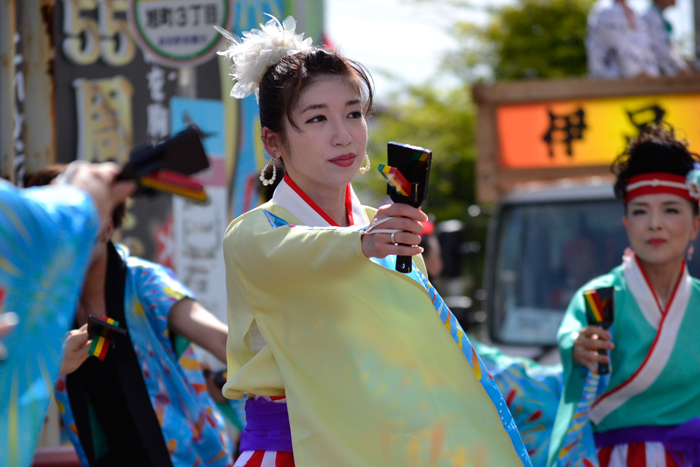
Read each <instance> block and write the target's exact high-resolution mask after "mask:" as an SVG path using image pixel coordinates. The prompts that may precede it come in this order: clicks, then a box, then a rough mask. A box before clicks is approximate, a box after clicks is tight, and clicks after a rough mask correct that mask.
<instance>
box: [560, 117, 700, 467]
mask: <svg viewBox="0 0 700 467" xmlns="http://www.w3.org/2000/svg"><path fill="white" fill-rule="evenodd" d="M697 160H698V156H697V155H696V154H692V153H690V152H689V150H688V148H687V147H686V145H685V144H684V143H683V142H681V141H679V140H678V139H676V138H675V137H674V133H673V129H672V128H670V129H668V130H667V129H664V128H662V127H657V126H653V127H650V128H648V129H647V130H646V131H645V132H643V134H642V135H641V136H640V137H639V138H637V139H636V140H633V141H632V142H631V143H630V144H629V146H628V148H627V150H626V151H625V152H624V153H623V154H622V155H621V156H620V157H618V159H617V160H616V161H615V163H614V164H613V171H614V172H615V173H616V175H617V182H616V183H615V194H616V196H617V197H618V198H619V199H621V200H623V201H624V206H625V212H624V218H623V223H624V225H625V229H626V230H627V236H628V238H629V243H630V246H631V251H630V250H628V251H629V253H627V254H625V256H624V258H623V262H622V265H621V266H619V267H617V268H615V269H613V270H612V271H611V272H610V273H609V274H606V275H604V276H600V277H598V278H596V279H594V280H592V281H591V282H589V283H588V284H586V285H585V286H584V287H583V288H582V289H581V290H579V291H578V292H577V293H576V295H575V296H574V298H573V300H572V301H571V304H570V305H569V308H568V310H567V312H566V316H565V317H564V321H563V322H562V325H561V327H560V329H559V335H558V341H559V349H560V351H561V355H562V361H563V363H564V381H565V384H566V388H565V392H564V395H563V396H562V400H561V403H560V406H559V412H558V414H557V421H556V424H555V428H554V432H553V436H552V443H551V446H550V456H549V465H550V466H564V465H569V463H571V465H574V462H579V463H576V464H575V465H583V466H594V465H600V466H601V467H620V466H635V467H636V466H659V467H664V466H667V467H686V466H698V465H700V345H698V341H697V338H696V335H695V333H696V332H697V330H698V329H700V313H698V310H700V282H699V281H698V280H697V279H695V278H693V277H690V275H689V274H688V268H687V267H686V264H685V261H686V257H687V258H688V260H690V257H691V256H692V252H693V246H692V243H693V241H694V240H695V238H696V237H697V235H698V229H700V216H698V199H699V198H700V190H699V189H698V180H699V179H700V171H698V170H696V167H697ZM608 298H612V302H611V303H610V302H608V303H606V301H607V300H606V299H608ZM606 307H607V308H606ZM598 322H602V325H595V324H591V323H598ZM606 327H607V329H605V328H606ZM606 365H607V366H608V368H607V371H606V368H605V366H606Z"/></svg>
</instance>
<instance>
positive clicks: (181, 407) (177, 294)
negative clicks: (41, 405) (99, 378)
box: [56, 245, 232, 467]
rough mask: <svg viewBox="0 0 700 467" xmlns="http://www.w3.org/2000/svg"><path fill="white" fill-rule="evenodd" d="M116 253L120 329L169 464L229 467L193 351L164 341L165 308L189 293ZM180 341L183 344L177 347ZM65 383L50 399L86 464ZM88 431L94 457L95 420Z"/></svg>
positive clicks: (164, 272)
mask: <svg viewBox="0 0 700 467" xmlns="http://www.w3.org/2000/svg"><path fill="white" fill-rule="evenodd" d="M117 250H118V252H119V254H120V255H121V257H122V258H123V260H124V261H125V262H126V287H125V292H124V316H125V318H126V327H127V329H128V332H129V336H130V338H131V341H132V342H133V345H134V351H135V352H136V356H137V359H138V362H139V365H140V367H141V371H142V374H143V379H144V381H145V383H146V389H147V391H148V396H149V398H150V400H151V404H152V406H153V410H154V411H155V414H156V417H157V419H158V422H159V424H160V428H161V430H162V433H163V439H164V440H165V444H166V447H167V449H168V452H169V453H170V459H171V461H172V465H173V466H174V467H185V466H187V467H195V466H211V467H224V466H228V465H231V463H232V457H231V446H230V441H229V440H227V439H226V438H225V436H224V435H225V432H224V423H223V418H222V416H221V413H220V412H219V411H218V410H217V409H216V408H214V403H213V401H212V400H211V398H210V396H209V393H208V392H207V387H206V383H205V381H204V377H203V374H202V368H201V367H200V365H199V362H198V361H197V359H196V355H195V353H194V350H193V349H192V347H191V346H189V345H188V343H187V342H186V341H184V340H183V341H177V340H176V345H175V346H174V345H173V341H172V340H171V338H170V331H169V327H168V315H169V313H170V309H171V308H172V306H173V305H175V303H177V302H178V301H180V300H181V299H183V298H192V297H193V294H192V292H190V291H189V290H188V289H187V288H186V287H185V286H184V285H182V284H181V283H180V282H179V281H178V280H177V279H175V277H174V276H173V274H172V272H171V271H170V270H169V269H167V268H165V267H163V266H161V265H159V264H155V263H151V262H149V261H145V260H143V259H140V258H137V257H134V256H129V252H128V250H127V249H126V248H125V247H123V246H121V245H118V246H117ZM182 343H184V345H182V346H180V345H177V344H182ZM175 347H178V348H175ZM180 347H182V348H180ZM183 348H184V350H183ZM65 380H66V378H65V377H61V378H59V380H58V382H57V384H56V400H57V401H58V403H59V410H60V412H61V416H62V418H63V422H64V424H65V426H66V427H68V434H69V436H70V438H71V441H72V442H73V445H74V446H75V448H76V451H77V453H78V456H79V457H80V460H81V463H82V465H84V466H88V465H89V463H88V459H87V456H86V455H85V451H84V449H83V447H82V445H81V443H80V439H79V437H78V436H77V427H76V422H75V418H74V415H73V411H72V410H71V405H70V400H69V397H68V392H67V385H66V382H65ZM91 429H92V437H93V444H94V445H96V446H95V451H96V452H95V454H96V456H98V453H99V452H100V450H104V449H106V446H97V445H99V444H100V443H99V440H100V439H101V433H100V432H101V429H100V428H99V423H98V422H97V420H93V421H91Z"/></svg>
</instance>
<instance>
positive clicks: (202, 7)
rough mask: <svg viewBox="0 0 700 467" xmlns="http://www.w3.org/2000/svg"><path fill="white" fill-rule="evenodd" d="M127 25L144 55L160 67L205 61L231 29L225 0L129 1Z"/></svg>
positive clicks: (187, 64)
mask: <svg viewBox="0 0 700 467" xmlns="http://www.w3.org/2000/svg"><path fill="white" fill-rule="evenodd" d="M128 3H129V6H128V11H127V14H128V18H129V25H130V26H131V30H132V32H133V34H134V38H135V39H136V42H137V43H138V44H139V46H140V47H141V49H142V50H143V51H144V52H148V53H150V54H151V55H153V57H154V59H155V60H156V61H158V62H160V63H162V64H163V65H167V66H172V67H183V66H193V65H198V64H200V63H203V62H205V61H207V60H209V59H210V58H211V57H212V56H213V55H214V54H215V53H216V50H217V47H218V45H219V43H220V41H221V40H222V37H221V36H220V35H219V33H218V32H216V30H215V29H214V26H220V27H222V28H225V29H227V30H230V29H231V17H232V14H231V8H230V3H229V0H129V1H128Z"/></svg>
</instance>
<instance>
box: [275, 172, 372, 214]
mask: <svg viewBox="0 0 700 467" xmlns="http://www.w3.org/2000/svg"><path fill="white" fill-rule="evenodd" d="M272 202H273V203H274V204H275V205H277V206H280V207H282V208H284V209H286V210H287V211H289V212H290V213H291V214H292V215H293V216H294V217H296V218H297V219H299V220H300V221H301V222H302V223H303V224H304V225H307V226H309V227H339V226H338V224H337V223H336V222H335V221H334V220H333V219H332V218H331V217H330V216H329V215H328V214H326V213H325V212H324V211H323V209H321V208H320V207H319V206H318V205H317V204H316V203H315V202H314V201H313V200H312V199H311V198H309V196H308V195H307V194H306V193H304V192H303V191H302V189H301V188H299V187H298V186H297V184H296V183H294V181H293V180H292V179H291V177H290V176H289V175H288V174H285V176H284V178H283V179H282V181H281V182H280V184H279V185H278V186H277V188H275V193H274V194H273V195H272ZM345 209H346V211H347V213H348V221H349V223H350V225H351V226H354V227H364V226H366V225H369V219H368V218H367V214H366V213H365V210H364V208H363V207H362V204H360V200H359V199H358V198H357V195H355V191H354V190H353V189H352V186H351V185H350V184H349V183H348V185H347V186H346V188H345Z"/></svg>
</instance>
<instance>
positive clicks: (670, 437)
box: [593, 417, 700, 465]
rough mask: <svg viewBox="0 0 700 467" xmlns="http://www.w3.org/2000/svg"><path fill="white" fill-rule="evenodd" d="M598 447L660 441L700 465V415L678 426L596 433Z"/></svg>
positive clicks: (668, 449) (670, 449)
mask: <svg viewBox="0 0 700 467" xmlns="http://www.w3.org/2000/svg"><path fill="white" fill-rule="evenodd" d="M593 436H594V438H595V445H596V447H597V448H599V449H600V448H605V447H608V446H615V445H618V444H630V443H645V442H654V441H656V442H659V443H663V444H664V447H665V448H666V450H667V451H670V452H672V453H682V454H683V456H684V458H685V459H687V460H690V461H691V462H692V463H693V465H700V417H695V418H691V419H690V420H688V421H687V422H685V423H684V424H682V425H678V426H633V427H629V428H620V429H619V430H610V431H606V432H604V433H594V434H593Z"/></svg>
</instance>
